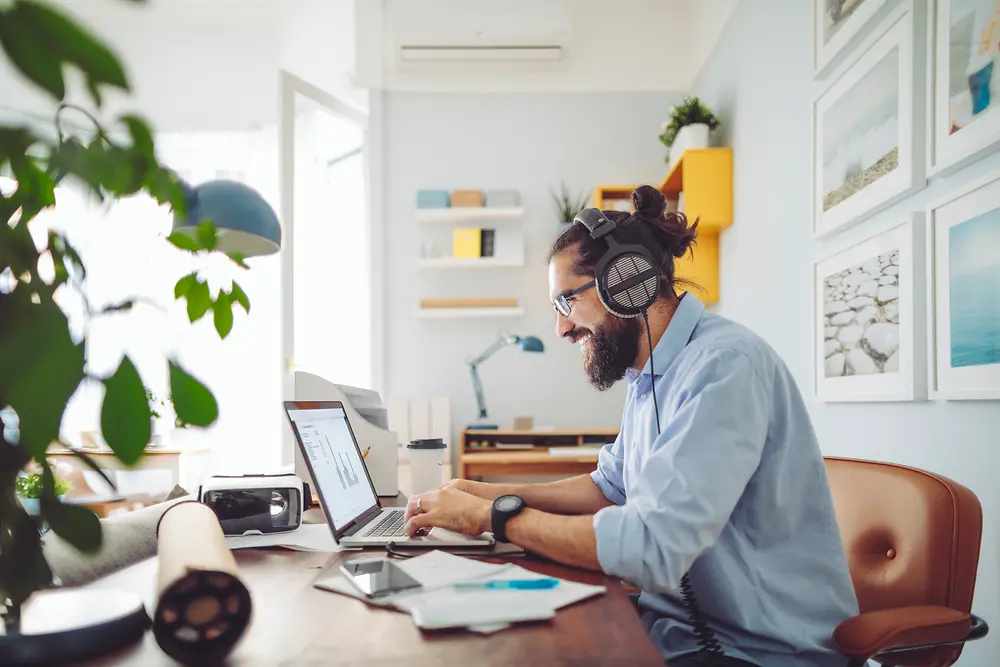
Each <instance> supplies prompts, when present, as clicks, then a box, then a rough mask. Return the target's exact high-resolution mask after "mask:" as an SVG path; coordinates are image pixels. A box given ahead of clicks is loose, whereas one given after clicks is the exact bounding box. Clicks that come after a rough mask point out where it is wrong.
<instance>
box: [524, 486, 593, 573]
mask: <svg viewBox="0 0 1000 667" xmlns="http://www.w3.org/2000/svg"><path fill="white" fill-rule="evenodd" d="M595 488H596V487H595ZM598 493H600V491H598ZM601 497H602V498H603V497H604V496H603V495H602V496H601ZM505 532H506V533H507V540H508V541H510V542H513V543H514V544H517V545H518V546H521V547H524V548H525V549H527V550H528V551H531V552H533V553H536V554H540V555H542V556H545V557H546V558H550V559H552V560H554V561H558V562H560V563H564V564H566V565H575V566H577V567H584V568H587V569H588V570H600V569H601V564H600V563H599V562H598V560H597V536H596V535H595V534H594V517H593V516H560V515H557V514H549V513H547V512H542V511H540V510H536V509H531V508H530V507H529V508H526V509H524V510H523V511H522V512H521V513H520V514H518V515H517V516H516V517H514V518H513V519H511V520H510V521H508V522H507V526H506V528H505Z"/></svg>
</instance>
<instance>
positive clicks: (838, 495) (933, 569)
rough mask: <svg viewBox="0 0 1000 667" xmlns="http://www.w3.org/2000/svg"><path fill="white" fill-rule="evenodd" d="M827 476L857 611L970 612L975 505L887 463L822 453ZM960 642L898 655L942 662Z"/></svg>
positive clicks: (927, 477) (977, 530) (957, 490)
mask: <svg viewBox="0 0 1000 667" xmlns="http://www.w3.org/2000/svg"><path fill="white" fill-rule="evenodd" d="M826 469H827V476H828V478H829V482H830V490H831V492H832V494H833V503H834V507H835V510H836V513H837V521H838V523H839V525H840V533H841V537H842V540H843V543H844V549H845V551H846V552H847V562H848V566H849V567H850V570H851V578H852V579H853V581H854V589H855V592H856V594H857V597H858V605H859V606H860V610H861V612H862V613H865V612H869V611H879V610H882V609H893V608H897V607H908V606H914V605H941V606H945V607H950V608H952V609H956V610H958V611H962V612H967V613H968V612H971V611H972V595H973V590H974V589H975V585H976V569H977V567H978V564H979V549H980V541H981V538H982V521H983V516H982V508H981V506H980V504H979V499H978V498H976V496H975V494H973V493H972V492H971V491H970V490H969V489H967V488H965V487H964V486H962V485H960V484H957V483H955V482H953V481H952V480H950V479H947V478H945V477H942V476H941V475H936V474H933V473H929V472H926V471H923V470H917V469H915V468H908V467H905V466H901V465H896V464H892V463H880V462H874V461H861V460H856V459H844V458H831V457H828V458H826ZM961 650H962V645H957V646H951V647H942V648H937V649H933V650H927V651H921V652H914V653H911V654H908V655H907V656H905V659H904V658H903V656H900V658H899V659H898V661H897V662H898V664H900V665H948V664H952V663H953V662H954V661H955V660H957V659H958V656H959V654H960V653H961Z"/></svg>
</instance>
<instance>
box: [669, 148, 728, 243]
mask: <svg viewBox="0 0 1000 667" xmlns="http://www.w3.org/2000/svg"><path fill="white" fill-rule="evenodd" d="M660 192H662V193H663V195H664V196H665V197H666V198H667V199H670V200H674V201H676V200H677V199H678V197H680V195H681V193H682V192H683V193H684V214H685V215H686V216H687V218H688V220H690V221H691V222H694V221H695V220H698V230H699V231H700V232H702V233H715V234H718V233H719V232H721V231H722V230H724V229H727V228H728V227H730V226H731V225H732V224H733V149H731V148H696V149H691V150H687V151H684V155H682V156H681V159H680V160H678V161H677V164H675V165H674V166H673V168H672V169H671V170H670V173H668V174H667V177H666V178H665V179H663V183H662V184H660Z"/></svg>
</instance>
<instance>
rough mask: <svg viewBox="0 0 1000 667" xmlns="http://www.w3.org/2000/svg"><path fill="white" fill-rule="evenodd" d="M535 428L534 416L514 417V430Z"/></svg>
mask: <svg viewBox="0 0 1000 667" xmlns="http://www.w3.org/2000/svg"><path fill="white" fill-rule="evenodd" d="M533 428H535V418H534V417H514V430H515V431H530V430H531V429H533Z"/></svg>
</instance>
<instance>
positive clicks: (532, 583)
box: [455, 579, 559, 591]
mask: <svg viewBox="0 0 1000 667" xmlns="http://www.w3.org/2000/svg"><path fill="white" fill-rule="evenodd" d="M558 585H559V580H558V579H508V580H499V579H497V580H494V581H460V582H458V583H457V584H455V588H459V589H465V590H484V589H491V588H514V589H517V590H523V591H540V590H545V589H548V588H555V587H556V586H558Z"/></svg>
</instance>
